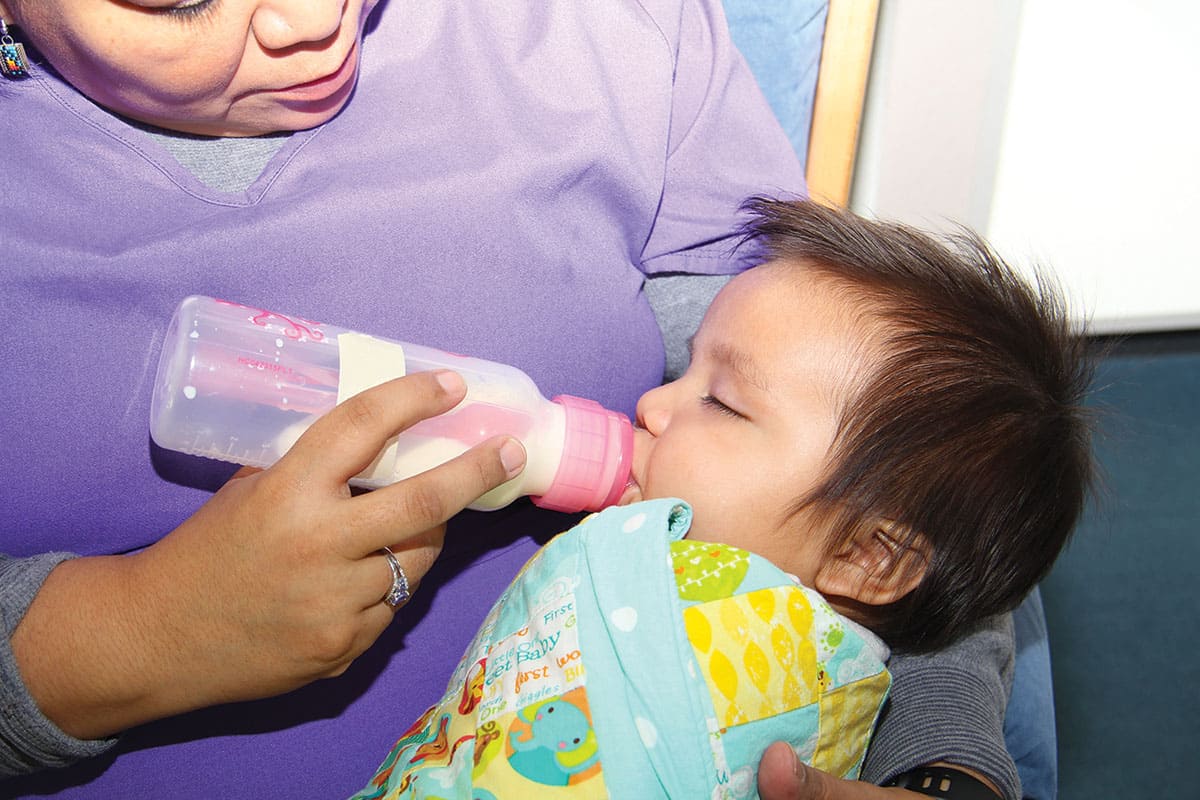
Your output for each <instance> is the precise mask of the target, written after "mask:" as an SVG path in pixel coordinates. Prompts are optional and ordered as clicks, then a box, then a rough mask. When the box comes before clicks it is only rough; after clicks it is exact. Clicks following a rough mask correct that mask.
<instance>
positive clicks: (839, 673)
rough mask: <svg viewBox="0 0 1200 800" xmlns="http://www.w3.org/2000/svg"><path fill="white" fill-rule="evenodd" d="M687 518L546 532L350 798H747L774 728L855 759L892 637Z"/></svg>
mask: <svg viewBox="0 0 1200 800" xmlns="http://www.w3.org/2000/svg"><path fill="white" fill-rule="evenodd" d="M691 517H692V512H691V508H690V507H689V506H688V505H687V503H685V502H683V501H681V500H675V499H664V500H651V501H646V502H642V503H636V504H634V505H630V506H624V507H619V508H609V509H606V510H605V511H602V512H600V513H598V514H593V515H591V516H590V517H588V518H587V519H585V520H584V521H583V522H581V523H580V524H579V525H577V526H575V527H574V528H572V529H571V530H569V531H567V532H565V533H563V534H560V535H559V536H558V537H556V538H555V539H554V540H552V541H551V542H550V543H549V544H547V545H546V546H545V547H544V548H542V550H541V551H540V552H539V553H538V554H537V555H535V556H534V557H533V558H532V559H531V560H530V561H529V563H528V564H526V565H525V568H524V569H523V570H522V571H521V573H520V574H519V575H518V576H517V577H516V578H515V579H514V581H513V582H512V584H510V586H509V587H508V589H507V590H506V591H505V592H504V594H503V595H502V596H501V597H500V599H499V600H498V601H497V602H496V604H495V606H494V607H493V608H492V611H491V613H490V614H489V615H488V617H487V619H486V620H485V621H484V624H483V625H482V626H481V628H480V630H479V633H478V634H477V635H476V637H475V640H474V641H473V642H472V644H471V646H470V647H469V648H468V650H467V653H466V655H465V656H464V658H463V659H462V661H461V662H460V664H459V666H458V668H457V669H456V670H455V673H454V675H453V677H452V678H451V680H450V683H449V686H448V689H447V691H446V694H445V695H444V697H443V699H442V701H441V702H440V703H439V704H437V705H436V706H434V707H432V708H430V709H429V710H428V711H427V712H426V713H425V714H424V715H423V716H422V717H421V719H419V720H417V721H416V722H415V723H414V724H413V725H412V726H411V727H410V728H409V729H408V730H407V731H406V732H405V733H404V734H403V735H402V736H401V737H400V739H399V741H397V742H396V744H395V746H394V747H393V748H392V751H391V752H390V753H389V754H388V756H387V758H386V759H384V761H383V763H382V764H381V766H380V767H379V770H378V771H377V772H376V774H375V776H374V778H372V780H371V781H370V783H369V784H368V786H367V787H366V788H365V789H363V790H362V791H361V792H359V793H358V794H356V795H355V800H368V799H370V800H377V799H378V798H389V799H390V798H414V799H415V798H471V799H472V800H504V799H505V798H531V797H550V798H560V797H561V798H564V800H573V799H574V798H605V797H614V798H637V799H638V800H645V799H646V798H656V797H663V798H666V797H688V798H714V800H734V799H736V798H750V797H756V796H757V795H756V788H755V776H756V769H757V765H758V760H759V758H760V757H761V756H762V752H763V750H764V749H766V747H767V745H769V744H770V743H772V742H774V741H777V740H786V741H789V742H791V743H792V745H793V747H794V748H795V749H796V751H797V752H798V753H799V754H800V756H801V758H803V759H804V760H805V761H806V762H807V763H809V764H812V765H814V766H817V767H819V768H821V769H824V770H826V771H829V772H833V773H834V774H836V775H840V776H844V777H857V775H858V771H859V768H860V767H861V765H862V759H863V756H864V754H865V753H866V748H867V743H868V741H869V739H870V734H871V730H872V728H873V726H874V724H875V720H876V718H877V717H878V714H879V710H880V708H881V706H882V704H883V701H884V698H885V697H886V695H887V691H888V687H889V685H890V677H889V675H888V673H887V670H886V668H885V667H884V664H883V661H882V660H881V657H880V656H881V655H882V656H884V657H886V651H882V652H881V649H880V646H879V645H878V640H875V642H874V643H872V642H869V641H868V638H873V637H871V634H869V633H866V632H864V631H862V629H861V628H859V627H858V626H856V625H854V624H853V623H851V622H849V621H848V620H846V619H845V618H843V617H841V616H839V615H838V614H837V613H836V612H835V611H833V609H831V608H830V607H829V605H828V604H827V603H825V601H824V600H823V599H822V598H821V596H820V595H819V594H817V593H816V592H814V591H811V590H809V589H807V588H804V587H802V586H798V585H797V584H796V583H795V582H794V581H793V580H792V578H791V577H790V576H788V575H787V574H785V573H784V572H782V571H781V570H779V569H778V568H777V567H775V566H774V565H773V564H771V563H770V562H768V561H766V560H765V559H762V558H760V557H758V556H756V555H754V554H752V553H748V552H746V551H744V550H739V549H738V548H735V547H730V546H727V545H721V544H712V543H709V542H695V541H690V540H687V539H685V538H683V537H684V536H685V535H686V534H687V531H688V527H689V526H690V524H691Z"/></svg>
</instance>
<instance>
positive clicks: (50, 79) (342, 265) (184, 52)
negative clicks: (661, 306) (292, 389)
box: [0, 0, 803, 797]
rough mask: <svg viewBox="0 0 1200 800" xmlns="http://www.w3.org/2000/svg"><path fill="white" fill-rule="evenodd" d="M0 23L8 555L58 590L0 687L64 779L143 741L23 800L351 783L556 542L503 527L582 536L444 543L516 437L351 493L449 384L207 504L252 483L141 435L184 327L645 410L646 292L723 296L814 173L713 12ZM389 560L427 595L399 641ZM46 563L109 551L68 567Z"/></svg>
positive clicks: (351, 3) (323, 436)
mask: <svg viewBox="0 0 1200 800" xmlns="http://www.w3.org/2000/svg"><path fill="white" fill-rule="evenodd" d="M0 18H3V19H4V20H5V21H6V22H9V23H10V24H13V23H15V26H14V28H13V29H12V32H14V33H17V34H20V35H21V36H22V40H21V41H22V43H23V44H24V45H25V48H26V54H27V55H28V59H29V62H30V63H29V70H28V71H29V77H28V78H24V79H20V80H13V81H12V82H11V83H6V84H5V86H4V88H3V89H2V90H0V91H2V92H3V94H2V95H0V103H3V106H2V107H3V109H4V112H5V113H4V118H5V120H6V122H7V123H8V125H7V128H8V130H7V131H6V141H5V147H4V150H3V156H0V158H2V159H3V161H2V164H0V166H2V169H3V174H4V179H5V185H6V188H7V189H8V196H9V197H10V198H12V202H10V204H9V208H8V210H7V212H6V215H5V216H6V218H5V221H4V223H3V226H4V232H5V233H4V237H3V240H4V248H5V256H6V258H5V261H4V263H5V267H4V270H5V277H4V285H5V287H6V288H5V298H4V301H5V316H6V322H7V323H8V328H9V330H10V331H19V332H21V336H20V338H19V339H18V338H16V337H6V339H5V341H4V344H3V345H0V347H3V352H4V356H3V358H4V363H5V364H6V365H8V366H9V367H10V371H11V373H12V374H13V376H14V378H15V381H14V386H13V389H12V391H13V394H12V396H13V397H15V398H17V401H16V402H15V403H14V404H13V407H12V408H11V409H10V411H9V413H8V415H7V416H6V421H5V423H4V436H5V439H6V441H7V443H8V445H7V447H8V452H10V453H14V454H20V455H19V458H13V459H10V460H9V461H8V462H7V463H6V464H5V467H4V469H5V474H4V478H3V479H4V485H5V486H6V487H12V488H11V489H10V488H6V490H5V503H4V504H3V510H2V511H0V515H2V516H0V532H2V533H0V535H2V536H3V537H4V541H3V547H0V551H3V552H5V553H7V554H8V555H10V556H17V557H23V558H24V559H25V560H21V561H9V562H7V563H6V564H5V570H6V572H5V574H6V576H8V575H14V574H20V575H22V576H24V577H25V578H26V579H28V580H30V581H31V582H32V583H33V584H34V585H35V586H37V587H40V588H38V590H37V591H36V594H34V593H33V592H32V591H30V592H27V593H25V594H24V595H23V597H24V599H23V600H20V599H19V600H18V601H14V603H11V604H9V603H6V614H5V616H6V619H12V620H13V622H12V623H11V626H10V628H11V627H13V626H15V631H14V632H13V635H12V651H13V661H12V663H13V664H15V667H16V669H15V670H10V671H9V672H6V675H16V674H19V675H20V676H21V677H22V678H23V680H24V682H25V684H26V685H27V686H28V688H29V690H30V694H29V695H28V696H26V695H24V694H22V697H26V698H27V700H28V698H31V700H28V702H32V701H36V702H37V704H38V705H39V707H40V708H41V709H42V710H44V711H46V712H47V716H48V717H49V719H50V720H52V721H54V722H55V723H57V726H58V727H59V728H61V731H59V732H57V734H56V735H51V736H50V737H49V738H50V739H51V740H52V741H50V742H49V743H48V744H47V748H46V749H47V750H49V753H48V754H47V755H46V756H45V757H44V758H43V759H42V763H54V759H55V758H58V757H67V758H69V757H78V756H81V755H85V754H89V753H93V752H103V751H105V750H106V749H107V743H106V740H105V737H109V736H112V735H114V734H116V733H117V732H119V731H123V730H126V731H127V732H126V733H125V734H124V735H123V736H122V737H121V739H120V742H119V743H118V744H117V745H116V746H115V748H113V749H111V750H107V754H106V755H104V756H102V757H100V758H96V759H93V760H90V761H82V762H80V763H79V764H78V765H76V766H74V767H71V768H67V769H64V770H59V771H52V772H42V773H40V774H38V775H35V776H33V777H31V778H22V779H16V780H13V781H11V782H9V784H8V785H7V786H6V787H5V788H6V790H11V791H14V792H15V793H16V794H18V795H20V794H24V793H26V792H41V793H46V792H50V791H54V790H59V791H60V792H61V794H62V795H63V796H130V797H132V796H155V795H162V794H164V793H166V792H170V791H174V792H176V793H177V792H179V791H180V790H182V791H183V792H184V793H185V794H187V795H190V796H198V797H199V796H205V797H218V796H221V797H237V796H247V797H248V796H277V795H286V794H291V795H296V796H312V797H331V796H339V795H344V794H348V793H349V792H350V791H353V790H354V789H355V788H357V787H358V786H359V785H361V782H362V779H363V777H364V776H365V775H369V774H370V771H371V769H373V768H374V766H375V764H374V759H375V757H376V755H377V753H378V752H379V751H380V749H381V747H382V748H384V749H386V746H387V745H389V744H390V742H388V741H387V737H389V736H390V735H391V731H392V730H393V728H394V725H392V724H391V722H390V721H389V720H388V718H387V717H386V716H385V715H381V714H379V709H380V708H387V709H394V713H395V718H396V719H409V718H415V716H417V714H418V713H419V711H420V710H421V709H423V708H424V707H425V706H427V705H429V704H430V703H431V702H432V700H434V699H436V698H435V697H434V695H435V694H436V693H437V687H438V686H439V685H440V683H441V681H442V680H443V679H444V676H445V675H446V674H448V672H449V670H450V669H451V667H452V666H453V664H454V662H455V661H456V660H457V658H458V656H459V655H460V653H461V652H462V649H463V648H464V647H465V645H466V644H467V639H468V638H469V636H470V634H471V631H473V630H474V629H475V627H476V626H477V623H478V621H479V619H480V618H482V616H483V614H484V613H485V612H486V608H487V605H488V602H489V599H490V598H492V597H494V596H495V594H496V592H497V591H498V590H499V588H500V587H501V586H503V585H504V584H505V583H506V582H507V580H508V579H509V578H510V577H511V576H512V574H513V573H514V572H515V571H516V569H517V568H519V566H520V565H521V564H522V563H523V562H524V561H525V559H526V558H527V557H528V556H529V555H530V553H531V552H532V551H533V549H534V548H535V547H536V545H537V542H536V541H535V540H532V539H529V538H518V537H517V536H516V535H515V533H514V532H515V531H523V532H527V531H530V530H540V531H542V532H543V533H544V534H545V535H549V534H551V533H553V532H555V531H557V530H558V529H561V528H563V527H565V525H566V524H567V521H564V520H563V519H562V518H561V517H556V516H554V515H549V514H543V513H539V512H537V511H536V510H535V509H533V508H532V507H531V506H530V505H529V504H528V503H524V502H523V503H519V504H515V505H514V506H512V507H510V508H508V509H505V510H502V511H499V512H495V513H491V514H478V513H471V512H467V513H463V514H459V515H457V516H455V517H454V518H453V519H452V520H451V521H450V523H449V526H448V528H442V527H440V526H439V525H438V524H437V523H438V522H439V521H440V520H443V519H446V518H447V517H449V516H451V514H452V513H453V512H454V511H456V510H458V509H460V508H461V507H462V506H463V505H464V504H465V503H466V502H467V501H468V499H469V496H470V495H472V494H477V493H479V492H481V491H483V490H484V489H486V488H487V487H488V486H489V485H492V484H493V483H494V482H497V481H499V480H501V479H502V478H503V476H504V475H505V474H508V472H509V471H510V470H511V469H512V468H519V465H520V463H521V458H520V454H519V453H514V452H512V449H511V446H510V447H509V452H508V455H507V461H508V467H505V466H503V464H504V461H505V459H504V457H502V454H501V449H502V448H503V447H504V442H503V441H498V442H493V443H491V444H490V445H488V446H487V447H485V448H484V449H483V450H482V451H480V452H477V453H475V454H474V455H473V456H471V457H470V459H469V460H468V461H467V462H464V463H461V464H459V465H457V466H455V467H451V468H449V469H447V470H444V471H441V472H439V473H438V474H437V475H436V476H435V477H434V478H431V479H430V480H429V481H428V482H427V483H424V484H422V485H407V486H405V485H400V486H398V487H394V488H395V491H389V492H388V493H386V494H380V495H379V497H380V498H382V500H381V501H380V502H373V503H370V504H364V503H360V502H358V501H362V500H366V499H369V498H366V497H355V498H351V497H349V496H348V493H347V492H346V490H345V485H344V480H345V478H346V476H347V475H349V474H352V472H353V471H354V468H355V466H357V465H358V464H359V463H360V461H361V459H362V458H363V455H362V454H363V452H365V451H368V450H370V449H371V443H372V442H374V443H381V442H382V440H383V439H384V438H386V436H387V435H388V434H389V433H390V432H392V431H394V430H395V429H397V428H399V427H403V426H404V425H405V424H408V423H411V422H412V421H414V420H415V419H417V418H419V417H422V416H425V415H428V414H431V413H436V412H437V411H439V410H441V409H443V408H446V407H448V404H450V403H452V402H453V401H454V399H455V397H457V394H456V392H457V391H459V390H458V389H457V388H456V387H455V385H454V384H453V382H452V381H451V385H450V386H449V388H447V387H440V388H439V386H436V385H431V384H430V382H429V380H417V381H407V382H400V383H397V384H391V385H389V386H387V387H381V388H380V389H379V390H376V392H374V393H373V394H372V395H371V397H370V398H369V399H367V400H365V401H364V404H365V407H356V406H352V407H350V408H348V409H343V410H342V411H341V412H339V413H337V414H334V415H331V416H330V418H329V419H328V420H326V423H325V425H323V426H322V427H321V428H319V429H317V433H315V434H313V436H312V437H310V441H309V443H308V444H307V445H306V446H304V447H301V448H298V449H297V451H295V452H294V453H293V454H292V455H291V456H290V457H289V459H288V463H286V464H284V466H283V468H281V469H272V470H268V471H267V472H264V473H261V474H260V475H257V476H246V477H245V478H244V479H239V480H237V481H234V482H233V483H231V484H230V485H229V486H227V487H226V488H225V489H223V490H222V491H221V492H220V493H218V495H217V496H216V497H215V498H214V499H213V500H212V501H211V502H208V503H207V504H205V501H206V500H207V499H208V498H209V492H211V491H212V490H213V489H215V488H216V487H218V486H220V485H221V484H222V483H224V482H225V481H226V479H227V478H228V477H229V476H230V473H231V472H232V470H231V469H230V468H227V467H225V466H223V465H220V464H215V463H206V462H200V461H199V460H197V459H191V458H185V457H182V456H178V455H175V454H172V453H167V452H163V451H160V450H156V449H154V448H153V447H152V446H151V445H150V444H149V442H148V437H147V434H146V418H147V413H148V411H147V407H148V402H149V396H150V391H151V386H152V383H153V379H154V374H153V373H154V363H155V360H156V358H157V350H158V345H159V344H160V342H161V340H162V334H163V330H164V328H165V325H166V321H167V318H168V317H169V315H170V310H171V309H172V308H173V307H174V305H175V304H176V303H177V302H178V300H179V299H180V298H181V297H182V296H184V295H186V294H190V293H201V294H209V295H214V296H219V297H225V298H228V299H231V300H236V301H238V302H242V303H247V304H251V305H255V306H260V307H262V308H267V309H272V310H275V311H280V312H285V313H288V312H290V313H294V314H298V315H300V316H303V317H307V318H310V319H318V320H328V321H330V322H333V323H338V324H340V325H343V326H345V327H349V328H354V329H357V330H361V331H366V332H370V333H374V334H378V335H381V336H387V337H390V338H394V339H399V340H407V341H418V342H426V343H429V344H434V345H436V346H438V347H442V348H446V349H451V350H456V351H459V352H464V353H470V354H472V355H477V356H481V357H485V358H491V359H494V360H498V361H504V362H508V363H512V364H515V365H517V366H520V367H521V368H522V369H524V370H526V371H527V372H528V373H529V374H530V375H531V376H532V377H533V378H534V380H535V381H536V382H537V383H538V385H539V386H540V387H541V388H542V390H543V391H544V392H545V393H546V394H548V395H550V394H557V393H560V392H566V393H570V394H575V395H581V396H586V397H592V398H595V399H596V400H598V401H600V402H601V403H603V404H604V405H606V406H608V407H610V408H616V409H622V410H625V411H627V412H631V411H632V409H633V405H634V402H635V401H636V398H637V397H638V396H639V394H640V393H641V392H642V391H644V390H645V389H646V388H648V387H650V386H653V385H655V384H656V383H657V382H658V381H659V380H660V379H661V377H662V372H663V353H662V342H661V337H660V334H659V329H658V327H657V324H656V321H655V318H654V314H653V312H652V310H651V308H650V306H649V304H648V303H647V301H646V299H645V296H644V294H643V291H642V287H643V282H644V280H645V279H646V277H647V276H648V275H654V274H660V273H686V274H722V273H730V272H734V271H736V270H737V269H738V268H739V266H740V264H739V262H738V260H737V259H736V257H735V256H734V255H733V254H732V249H731V247H730V240H729V231H730V230H732V229H733V227H734V226H735V224H736V222H737V219H736V209H737V207H738V205H739V203H740V201H741V199H742V198H743V197H745V196H748V195H750V194H753V193H764V192H767V193H771V192H775V193H788V192H799V191H801V190H802V186H803V184H802V179H801V174H800V169H799V167H798V165H797V164H796V161H795V159H794V156H793V155H792V154H791V152H790V148H789V147H788V144H787V142H786V140H785V138H784V137H783V135H782V133H781V132H780V131H779V130H778V128H777V126H776V125H775V124H774V121H773V120H772V118H771V115H770V111H769V109H768V108H767V107H766V105H765V104H764V103H763V101H762V98H761V95H760V94H759V93H758V91H757V89H756V87H755V86H754V84H753V80H752V78H751V77H750V75H749V73H748V71H747V70H746V68H745V65H744V64H743V62H742V61H741V59H740V58H739V57H738V55H737V53H736V51H735V50H734V49H733V48H732V46H731V45H730V43H729V40H728V37H727V34H726V32H725V28H724V21H723V17H722V15H721V10H720V8H719V5H717V3H716V2H714V1H713V0H702V1H701V0H695V1H694V2H684V3H681V2H679V0H674V2H671V1H669V0H660V1H659V2H641V3H637V2H613V3H606V4H584V3H574V2H559V3H549V4H546V3H539V4H530V5H529V6H517V7H514V6H513V4H495V5H494V6H493V5H490V4H472V5H470V6H469V7H464V5H463V4H439V3H432V4H431V3H399V2H395V0H392V2H389V1H388V0H380V1H379V2H375V0H0ZM280 132H283V133H282V134H280ZM213 137H218V138H213ZM48 376H53V377H52V378H49V377H48ZM414 383H416V384H418V385H416V386H414V385H413V384H414ZM435 383H436V382H435ZM384 409H388V410H387V411H385V410H384ZM335 443H337V444H336V445H335ZM330 447H332V448H334V449H333V452H331V453H329V452H322V451H323V450H325V449H326V448H330ZM351 504H353V505H351ZM197 509H200V510H199V511H197ZM443 535H444V539H443ZM351 541H352V542H353V545H350V544H348V542H351ZM388 541H391V542H392V544H393V545H394V546H393V550H395V551H396V557H397V559H398V560H399V563H400V564H401V565H402V567H403V569H404V570H406V571H407V573H408V575H409V577H410V579H411V580H412V582H413V584H414V585H415V584H416V582H417V581H418V580H420V582H421V584H422V585H421V590H420V591H418V592H417V593H416V594H415V595H414V596H413V599H412V601H411V602H410V603H409V604H408V605H407V606H405V607H404V609H403V611H402V612H401V613H399V614H398V615H397V618H396V620H395V621H394V622H391V624H390V625H388V619H387V617H388V616H389V615H390V610H388V609H386V607H385V606H384V605H383V604H382V603H381V602H379V600H378V598H379V597H382V595H383V593H384V592H386V591H387V590H388V585H389V582H390V572H389V569H388V563H387V561H386V559H385V558H384V557H383V556H381V555H379V554H378V547H379V544H380V542H388ZM439 550H440V551H441V554H440V556H438V560H437V562H436V564H434V565H433V567H432V569H430V564H431V563H433V558H434V557H435V556H436V555H437V553H438V552H439ZM58 551H70V552H73V553H80V554H83V555H85V556H93V557H92V558H81V559H76V560H71V561H67V562H65V563H63V564H62V565H61V566H60V567H57V568H54V569H53V571H50V569H51V567H54V566H55V565H56V564H57V563H58V559H59V558H60V557H59V556H46V555H44V554H47V553H52V552H58ZM109 553H133V554H134V555H132V556H126V557H122V558H118V559H113V558H105V557H102V556H104V555H105V554H109ZM96 556H99V557H96ZM30 557H34V558H33V560H30ZM426 570H429V571H428V573H426ZM14 571H15V572H14ZM47 573H48V574H49V578H46V579H45V582H44V583H41V580H42V578H43V577H44V576H45V575H46V574H47ZM6 584H7V585H15V584H16V581H15V580H13V581H11V582H9V580H8V578H7V577H6ZM30 597H32V603H31V604H30V606H29V610H28V612H27V613H24V614H23V615H22V612H23V611H24V603H25V602H28V599H29V598H30ZM81 600H82V601H83V602H81ZM381 610H384V611H388V614H386V615H385V614H383V613H381ZM17 620H19V621H20V625H16V621H17ZM384 627H386V631H384V632H383V634H382V636H380V639H379V641H378V642H377V643H376V644H375V645H374V646H373V647H371V649H369V650H366V652H365V653H364V654H363V655H362V657H359V658H357V659H355V656H356V655H357V654H358V653H360V652H362V651H363V650H364V649H365V648H366V647H367V646H368V645H369V644H370V643H371V640H372V639H373V637H374V636H375V635H377V634H378V633H379V631H381V630H383V629H384ZM351 661H353V663H352V664H351ZM343 672H344V674H342V675H341V677H340V678H338V680H336V681H332V682H321V683H317V684H314V685H310V686H308V687H307V688H304V689H301V690H299V691H295V692H292V693H290V694H287V695H284V696H281V697H277V698H275V699H270V700H260V701H257V702H253V703H243V704H238V705H230V706H220V705H216V704H218V703H221V702H224V701H228V700H246V699H250V698H255V697H271V696H273V695H277V694H279V693H280V692H283V691H286V690H288V689H291V688H294V687H296V686H300V685H302V684H304V683H307V682H308V681H311V680H313V679H315V678H317V677H321V676H325V675H335V674H338V673H343ZM192 709H202V710H197V711H193V712H192V713H186V714H182V715H180V714H181V712H185V711H189V710H192ZM155 720H157V721H155ZM63 734H68V735H69V736H66V737H64V736H63ZM25 758H27V759H28V758H29V756H28V755H26V756H25Z"/></svg>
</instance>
